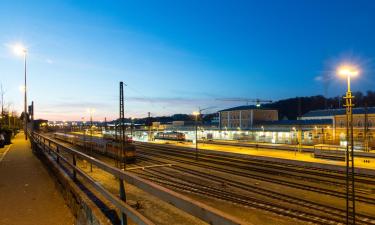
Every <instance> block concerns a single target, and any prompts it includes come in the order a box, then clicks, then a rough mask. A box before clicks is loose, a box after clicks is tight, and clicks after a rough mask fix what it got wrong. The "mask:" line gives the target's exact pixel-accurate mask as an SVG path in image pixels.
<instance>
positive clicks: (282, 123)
mask: <svg viewBox="0 0 375 225" xmlns="http://www.w3.org/2000/svg"><path fill="white" fill-rule="evenodd" d="M327 124H328V125H329V124H332V119H316V120H315V119H312V120H276V121H263V122H260V123H257V124H256V126H261V125H265V126H272V125H274V126H297V125H311V126H313V125H327Z"/></svg>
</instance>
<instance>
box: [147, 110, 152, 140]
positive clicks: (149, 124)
mask: <svg viewBox="0 0 375 225" xmlns="http://www.w3.org/2000/svg"><path fill="white" fill-rule="evenodd" d="M151 140H152V138H151V113H150V112H148V141H151Z"/></svg>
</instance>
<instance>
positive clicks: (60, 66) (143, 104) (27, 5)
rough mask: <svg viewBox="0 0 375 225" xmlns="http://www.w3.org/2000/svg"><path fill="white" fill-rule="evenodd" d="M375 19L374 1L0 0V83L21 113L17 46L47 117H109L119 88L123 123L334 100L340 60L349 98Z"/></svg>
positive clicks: (364, 84) (364, 66)
mask: <svg viewBox="0 0 375 225" xmlns="http://www.w3.org/2000/svg"><path fill="white" fill-rule="evenodd" d="M374 12H375V1H371V0H368V1H361V0H357V1H334V0H326V1H319V0H304V1H300V0H289V1H287V0H283V1H276V0H274V1H250V0H248V1H218V0H216V1H213V0H212V1H209V0H207V1H202V0H201V1H192V0H190V1H182V0H181V1H156V0H155V1H77V0H76V1H54V0H52V1H33V2H31V1H2V5H1V7H0V42H1V43H2V45H1V49H0V60H1V61H0V78H1V80H0V81H1V82H2V83H3V85H4V86H6V89H7V95H8V99H9V101H11V102H12V103H13V105H14V107H15V108H16V109H21V106H22V104H21V103H22V95H21V94H20V93H19V91H18V86H19V85H21V84H22V59H20V58H17V57H15V56H13V55H12V53H11V52H10V51H9V47H10V46H11V45H12V44H14V43H17V42H22V43H24V44H25V45H26V46H27V47H28V49H29V52H30V53H29V60H30V63H29V66H30V77H29V82H30V88H29V90H30V98H31V99H34V100H35V101H36V102H38V103H39V104H38V105H39V110H38V113H39V114H38V115H39V116H40V117H45V118H50V119H55V118H59V117H61V116H64V117H66V118H67V119H79V118H81V117H82V116H85V115H86V114H87V113H86V110H85V109H86V108H88V107H94V108H97V116H98V117H104V116H108V117H114V116H115V115H116V114H117V96H118V90H117V89H118V81H120V80H123V81H124V82H125V83H127V84H128V87H127V88H126V96H127V97H129V98H128V99H127V106H128V108H127V110H126V111H127V113H128V115H129V116H143V115H145V114H146V113H147V112H148V111H151V112H152V113H153V114H154V115H165V114H172V113H177V112H184V113H188V112H191V111H194V110H196V109H197V108H198V107H207V106H217V109H220V108H222V107H225V106H226V105H225V104H228V103H224V102H219V101H216V100H215V99H216V98H224V97H246V98H264V99H272V100H278V99H282V98H288V97H295V96H307V95H316V94H324V93H327V94H328V95H329V96H332V95H338V94H341V93H343V92H344V91H345V83H344V81H342V80H340V79H339V78H338V77H336V76H335V74H334V73H335V69H336V67H337V66H338V65H339V64H340V63H341V62H352V63H355V64H358V65H359V67H360V68H361V76H360V77H359V78H357V79H356V80H354V81H353V88H354V90H358V91H367V90H369V89H372V90H373V89H374V88H373V87H374V84H375V79H374V78H375V74H374V60H373V59H374V56H375V13H374ZM324 80H328V81H326V82H323V81H324ZM325 87H328V88H325ZM46 93H48V94H46ZM237 104H241V103H240V102H235V103H229V105H237ZM215 110H216V109H215ZM86 116H87V115H86Z"/></svg>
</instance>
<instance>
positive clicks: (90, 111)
mask: <svg viewBox="0 0 375 225" xmlns="http://www.w3.org/2000/svg"><path fill="white" fill-rule="evenodd" d="M87 111H88V112H89V114H90V154H91V156H92V152H93V149H92V148H93V144H92V127H93V124H92V114H93V113H94V112H95V109H93V108H90V109H88V110H87ZM90 172H92V163H91V162H90Z"/></svg>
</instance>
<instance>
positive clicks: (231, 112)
mask: <svg viewBox="0 0 375 225" xmlns="http://www.w3.org/2000/svg"><path fill="white" fill-rule="evenodd" d="M277 120H278V111H277V110H273V109H262V108H257V107H256V106H252V105H249V106H239V107H234V108H229V109H225V110H221V111H219V125H220V129H241V130H247V129H252V128H253V126H254V124H255V123H258V122H262V121H277Z"/></svg>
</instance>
